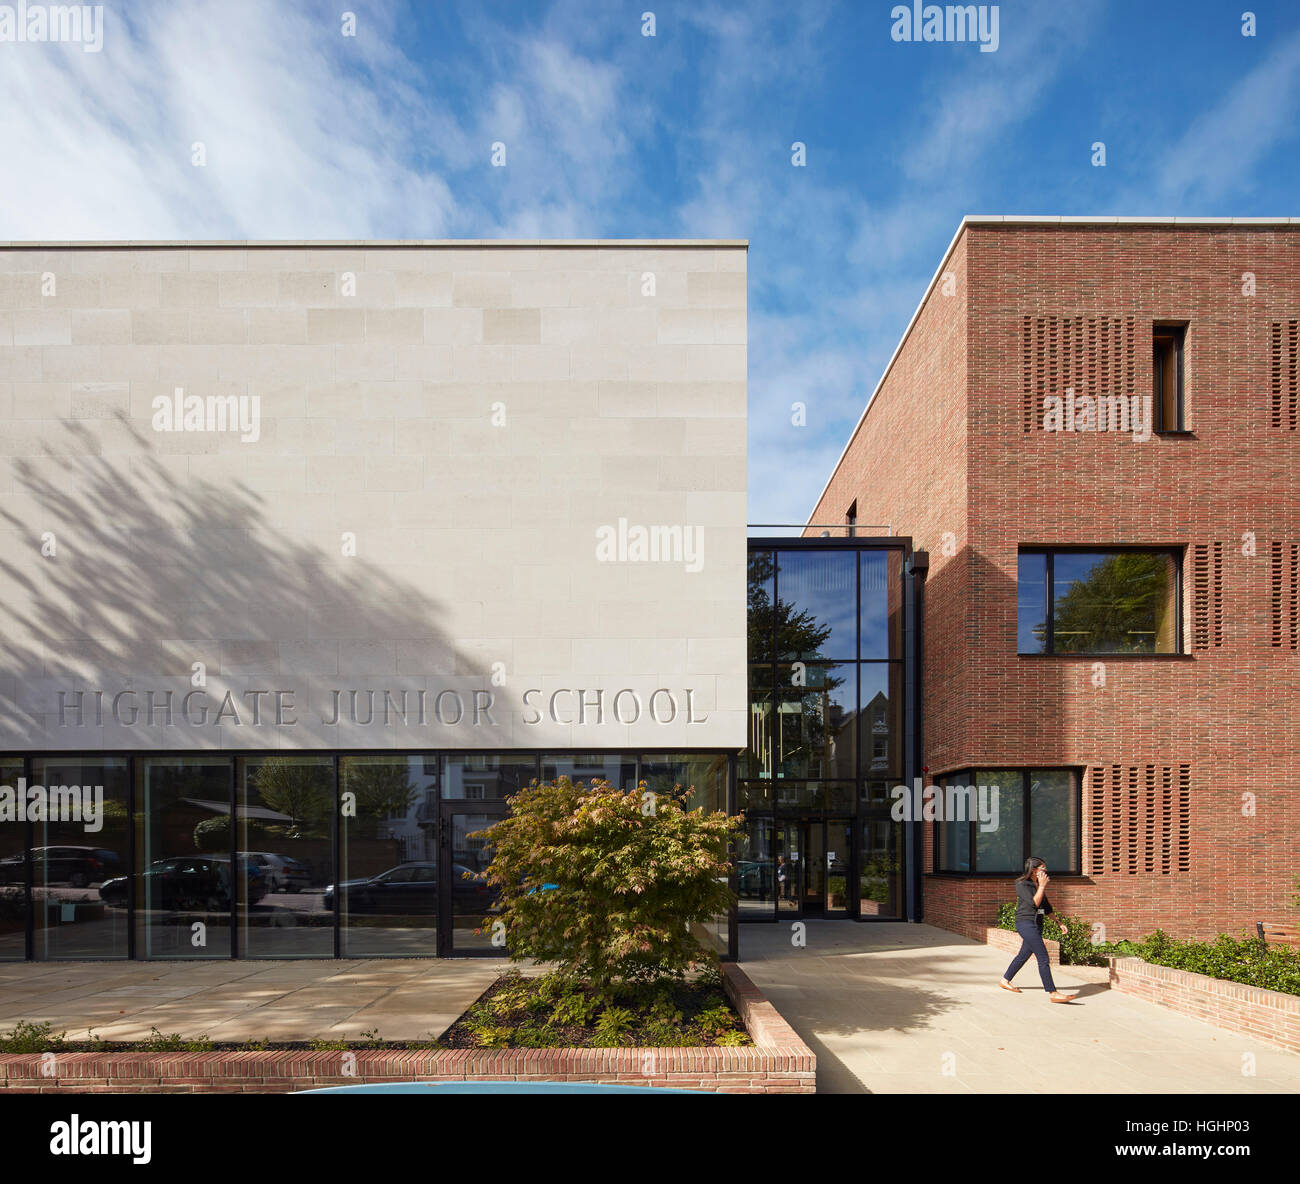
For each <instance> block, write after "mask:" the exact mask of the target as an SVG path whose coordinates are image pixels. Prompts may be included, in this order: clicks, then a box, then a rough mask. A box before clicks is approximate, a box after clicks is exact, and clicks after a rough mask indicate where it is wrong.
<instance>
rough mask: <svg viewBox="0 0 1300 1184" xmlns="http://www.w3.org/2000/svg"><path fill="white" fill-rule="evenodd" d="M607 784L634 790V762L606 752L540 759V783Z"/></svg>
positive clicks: (566, 754) (633, 758) (626, 757)
mask: <svg viewBox="0 0 1300 1184" xmlns="http://www.w3.org/2000/svg"><path fill="white" fill-rule="evenodd" d="M557 777H567V778H568V779H569V780H570V781H586V782H591V781H595V780H597V779H600V780H603V781H608V782H609V783H610V785H612V786H614V788H615V789H635V788H636V758H635V757H632V756H620V755H618V754H611V753H606V752H593V753H564V754H560V755H556V756H544V757H542V779H543V780H545V781H554V780H555V779H556V778H557Z"/></svg>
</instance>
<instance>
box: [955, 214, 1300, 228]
mask: <svg viewBox="0 0 1300 1184" xmlns="http://www.w3.org/2000/svg"><path fill="white" fill-rule="evenodd" d="M962 225H963V226H999V225H1001V226H1300V218H1184V217H1181V216H1174V217H1158V216H1152V217H1149V218H1148V217H1142V216H1140V215H1136V214H967V215H966V216H965V217H964V218H963V219H962Z"/></svg>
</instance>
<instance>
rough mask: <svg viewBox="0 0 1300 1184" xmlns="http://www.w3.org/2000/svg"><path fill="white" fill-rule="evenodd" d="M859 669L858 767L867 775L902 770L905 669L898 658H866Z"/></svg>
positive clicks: (892, 774) (894, 775) (890, 775)
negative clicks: (869, 659)
mask: <svg viewBox="0 0 1300 1184" xmlns="http://www.w3.org/2000/svg"><path fill="white" fill-rule="evenodd" d="M858 669H859V672H860V673H859V682H860V683H861V687H862V689H861V692H860V694H861V696H862V713H861V715H860V717H859V719H860V724H859V735H858V768H859V770H860V772H861V773H862V776H864V777H871V778H880V777H884V778H898V777H901V776H902V773H903V728H902V716H903V710H902V709H903V672H902V664H901V663H898V662H863V663H862V665H861V666H860V667H859V668H858Z"/></svg>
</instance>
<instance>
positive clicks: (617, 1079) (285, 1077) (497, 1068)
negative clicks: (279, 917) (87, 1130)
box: [0, 964, 817, 1094]
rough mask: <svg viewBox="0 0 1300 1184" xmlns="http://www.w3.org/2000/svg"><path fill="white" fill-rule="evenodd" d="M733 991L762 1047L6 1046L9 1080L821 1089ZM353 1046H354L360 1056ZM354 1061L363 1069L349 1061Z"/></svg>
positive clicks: (258, 1089) (46, 1083) (737, 986)
mask: <svg viewBox="0 0 1300 1184" xmlns="http://www.w3.org/2000/svg"><path fill="white" fill-rule="evenodd" d="M723 976H724V978H723V982H724V985H725V987H726V991H727V994H728V995H729V996H730V998H731V1000H732V1002H733V1003H734V1004H735V1007H736V1010H737V1011H738V1012H739V1013H740V1017H741V1019H742V1020H743V1021H744V1023H745V1027H746V1029H747V1030H748V1032H749V1034H750V1036H751V1037H752V1038H753V1041H754V1044H753V1046H752V1047H744V1048H565V1049H501V1050H487V1049H482V1050H480V1049H453V1050H445V1051H430V1052H402V1051H393V1050H385V1049H376V1050H357V1051H355V1052H351V1053H343V1052H306V1051H281V1052H274V1051H266V1052H168V1053H148V1052H83V1053H58V1054H56V1055H54V1057H53V1058H52V1059H51V1058H49V1057H47V1056H45V1055H43V1054H39V1053H27V1054H15V1053H8V1054H3V1055H0V1091H12V1092H18V1093H58V1092H75V1093H291V1092H294V1091H297V1090H306V1089H321V1088H324V1087H325V1086H331V1085H363V1084H373V1083H380V1082H396V1081H462V1080H474V1081H579V1082H597V1083H602V1084H619V1085H644V1086H660V1087H665V1086H666V1087H669V1088H673V1089H697V1090H705V1091H709V1092H715V1093H766V1094H772V1093H809V1094H810V1093H815V1092H816V1088H817V1087H816V1079H817V1058H816V1057H815V1056H814V1054H813V1052H812V1050H811V1049H810V1048H809V1047H808V1046H807V1045H806V1044H805V1043H804V1042H803V1041H802V1040H801V1039H800V1038H799V1036H798V1035H797V1034H796V1033H795V1031H794V1029H793V1028H791V1027H790V1025H789V1024H787V1023H786V1022H785V1020H783V1019H782V1018H781V1016H780V1015H779V1014H778V1013H777V1011H776V1009H775V1008H774V1007H773V1006H772V1004H771V1003H769V1002H768V1001H767V999H766V998H764V996H763V995H762V994H761V993H760V992H759V990H758V988H757V987H755V986H754V984H753V983H752V982H751V981H750V979H749V977H748V975H746V974H745V972H744V971H742V970H740V969H739V968H738V967H736V966H734V965H730V964H727V965H725V966H724V967H723ZM348 1058H351V1059H350V1060H348ZM345 1066H346V1068H348V1069H351V1072H347V1071H345Z"/></svg>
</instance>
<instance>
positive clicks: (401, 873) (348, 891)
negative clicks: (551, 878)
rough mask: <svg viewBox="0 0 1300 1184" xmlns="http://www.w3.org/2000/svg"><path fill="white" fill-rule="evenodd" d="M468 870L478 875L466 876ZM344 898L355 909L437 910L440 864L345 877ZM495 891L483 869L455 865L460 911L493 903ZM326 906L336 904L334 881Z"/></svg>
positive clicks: (455, 902) (453, 889) (455, 897)
mask: <svg viewBox="0 0 1300 1184" xmlns="http://www.w3.org/2000/svg"><path fill="white" fill-rule="evenodd" d="M466 872H468V873H469V874H470V875H471V876H474V877H475V878H474V879H472V880H471V879H466V878H465V873H466ZM342 888H343V894H344V895H343V900H344V903H345V904H346V906H347V908H348V910H349V911H350V912H354V913H433V912H436V911H437V908H438V865H437V864H436V863H403V864H400V865H399V866H398V867H394V868H389V869H388V871H386V872H380V873H379V875H377V876H372V877H371V878H370V879H368V880H345V881H343V884H342ZM494 895H495V894H494V893H493V891H492V889H491V888H490V887H488V885H487V884H486V883H485V882H484V881H483V879H482V878H481V876H480V873H478V872H475V871H473V870H472V869H471V868H468V867H466V866H465V865H464V864H463V863H454V864H452V866H451V901H452V908H453V909H455V910H456V911H457V912H460V911H467V912H469V911H474V910H476V909H481V908H487V907H489V906H490V905H491V903H492V899H493V897H494ZM323 903H324V905H325V908H326V909H327V910H328V909H332V908H333V907H334V885H333V884H331V885H329V887H328V888H326V889H325V896H324V902H323Z"/></svg>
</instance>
